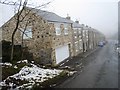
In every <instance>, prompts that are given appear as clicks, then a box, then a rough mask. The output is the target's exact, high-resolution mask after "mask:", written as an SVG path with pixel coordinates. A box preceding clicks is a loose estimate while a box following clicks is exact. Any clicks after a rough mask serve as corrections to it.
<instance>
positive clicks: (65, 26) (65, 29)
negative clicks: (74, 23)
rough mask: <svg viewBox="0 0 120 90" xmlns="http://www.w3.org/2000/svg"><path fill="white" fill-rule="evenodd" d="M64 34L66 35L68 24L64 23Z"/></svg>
mask: <svg viewBox="0 0 120 90" xmlns="http://www.w3.org/2000/svg"><path fill="white" fill-rule="evenodd" d="M64 34H65V35H68V25H67V24H66V25H64Z"/></svg>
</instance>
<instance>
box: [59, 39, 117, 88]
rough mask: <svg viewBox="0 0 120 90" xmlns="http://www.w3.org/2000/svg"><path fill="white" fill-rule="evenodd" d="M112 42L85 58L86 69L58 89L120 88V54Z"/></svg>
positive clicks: (79, 70)
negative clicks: (119, 66) (119, 79)
mask: <svg viewBox="0 0 120 90" xmlns="http://www.w3.org/2000/svg"><path fill="white" fill-rule="evenodd" d="M114 45H115V41H112V40H110V41H109V42H108V44H107V45H105V46H104V47H101V48H100V49H99V50H97V51H96V52H94V53H93V54H91V55H89V56H88V57H86V58H85V61H86V63H85V65H84V68H83V69H82V72H81V69H78V72H77V73H76V74H75V75H74V76H73V77H71V78H69V79H67V80H66V81H64V82H63V83H62V84H60V85H58V86H57V88H118V54H117V52H116V51H115V48H114Z"/></svg>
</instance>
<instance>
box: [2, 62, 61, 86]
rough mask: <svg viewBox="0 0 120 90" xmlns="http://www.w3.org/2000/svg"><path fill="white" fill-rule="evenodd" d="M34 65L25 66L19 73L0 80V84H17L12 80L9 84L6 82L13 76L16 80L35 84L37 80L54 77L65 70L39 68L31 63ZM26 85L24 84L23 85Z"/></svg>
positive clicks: (42, 80) (41, 80)
mask: <svg viewBox="0 0 120 90" xmlns="http://www.w3.org/2000/svg"><path fill="white" fill-rule="evenodd" d="M31 65H32V66H31V67H29V66H24V67H23V68H22V69H21V70H20V71H19V73H17V74H14V75H12V76H9V77H8V78H7V79H5V80H4V81H3V82H0V86H11V87H12V86H13V85H15V84H14V83H12V82H9V84H6V83H5V82H6V81H7V80H10V79H11V78H13V79H15V80H21V81H22V80H25V81H28V82H29V83H31V84H35V82H38V83H39V82H44V81H46V80H48V79H49V78H53V77H55V76H57V75H59V74H60V73H61V72H62V71H63V70H56V69H43V68H39V67H37V66H36V65H34V64H31ZM23 86H24V85H23Z"/></svg>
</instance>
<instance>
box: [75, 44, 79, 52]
mask: <svg viewBox="0 0 120 90" xmlns="http://www.w3.org/2000/svg"><path fill="white" fill-rule="evenodd" d="M75 51H76V52H78V42H75Z"/></svg>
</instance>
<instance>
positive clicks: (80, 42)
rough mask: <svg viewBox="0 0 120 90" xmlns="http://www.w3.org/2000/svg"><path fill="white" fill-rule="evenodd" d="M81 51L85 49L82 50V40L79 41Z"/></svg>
mask: <svg viewBox="0 0 120 90" xmlns="http://www.w3.org/2000/svg"><path fill="white" fill-rule="evenodd" d="M79 49H80V50H82V49H83V48H82V40H81V39H80V40H79Z"/></svg>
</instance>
